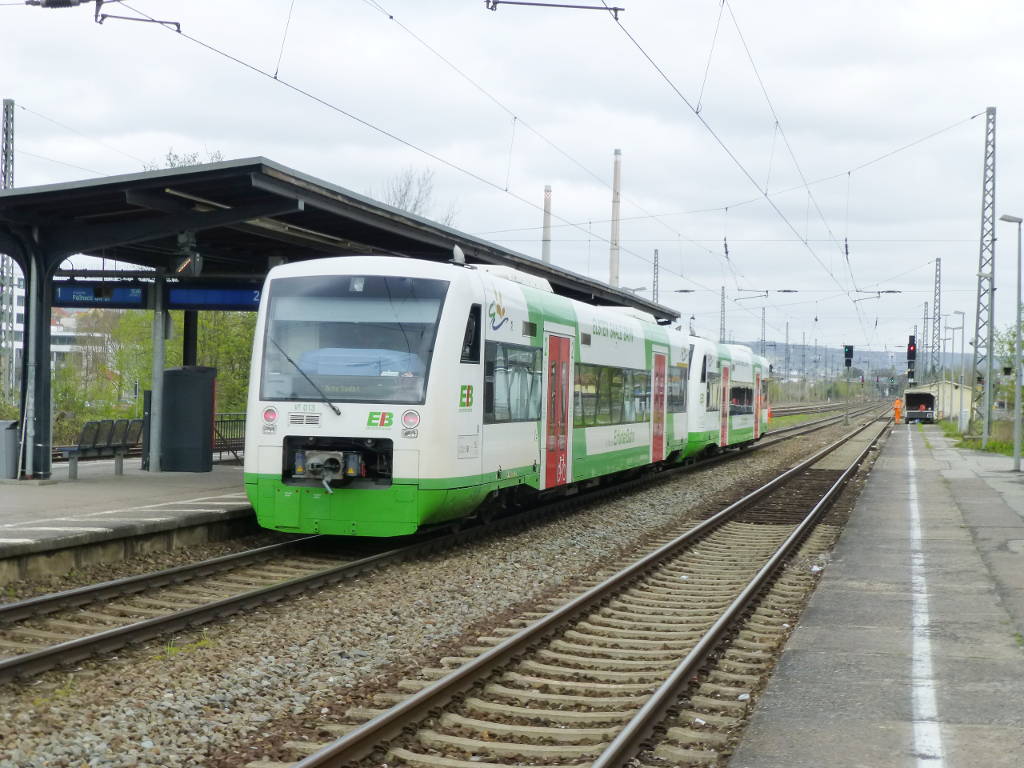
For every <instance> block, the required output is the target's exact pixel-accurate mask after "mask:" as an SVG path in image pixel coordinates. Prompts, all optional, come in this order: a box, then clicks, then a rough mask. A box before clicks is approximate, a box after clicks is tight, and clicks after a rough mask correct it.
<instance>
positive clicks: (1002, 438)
mask: <svg viewBox="0 0 1024 768" xmlns="http://www.w3.org/2000/svg"><path fill="white" fill-rule="evenodd" d="M939 426H940V427H941V428H942V434H944V435H945V436H946V437H951V438H953V439H954V440H956V445H955V446H954V447H955V448H967V449H968V450H972V451H985V452H986V453H999V454H1002V455H1003V456H1013V423H1012V422H1001V421H997V422H993V424H992V434H991V435H990V436H989V439H988V445H987V446H985V447H984V448H982V447H981V438H980V437H978V436H976V435H967V436H965V435H964V434H963V433H961V432H960V430H959V429H957V423H956V421H952V420H948V421H940V422H939Z"/></svg>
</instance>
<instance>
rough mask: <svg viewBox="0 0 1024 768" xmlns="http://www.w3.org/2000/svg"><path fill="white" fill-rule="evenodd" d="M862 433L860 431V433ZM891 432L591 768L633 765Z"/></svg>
mask: <svg viewBox="0 0 1024 768" xmlns="http://www.w3.org/2000/svg"><path fill="white" fill-rule="evenodd" d="M858 431H860V430H858ZM884 432H885V430H884V429H883V430H880V431H879V433H878V435H877V436H876V437H875V438H874V439H873V440H872V441H871V442H870V443H868V445H867V446H866V447H865V448H864V450H863V451H861V452H860V453H859V454H858V455H857V458H856V459H854V460H853V462H852V463H851V464H850V465H849V466H848V467H847V468H846V471H844V472H843V474H842V475H841V476H840V477H839V478H838V479H837V480H836V481H835V483H833V485H832V487H831V488H829V490H828V491H826V492H825V495H824V496H822V498H821V500H820V501H818V503H817V504H815V505H814V508H813V509H811V511H810V512H808V513H807V516H806V517H805V518H804V520H803V521H802V522H801V523H800V524H799V525H798V526H797V527H796V529H795V530H794V531H793V532H792V533H791V534H790V535H789V536H788V537H787V538H786V540H785V541H784V542H783V543H782V545H781V546H780V547H779V549H778V550H777V551H776V552H775V554H774V555H772V557H771V558H770V559H769V560H768V562H766V563H765V564H764V565H763V566H762V567H761V569H760V570H759V571H758V572H757V574H755V576H754V577H753V578H752V579H751V580H750V582H749V583H748V584H747V586H746V587H744V589H743V591H742V592H741V593H740V594H739V595H738V596H737V597H736V599H735V600H734V601H733V602H732V603H731V604H730V605H729V607H728V608H726V610H725V611H724V612H723V613H722V615H721V616H720V617H719V619H718V620H717V621H716V622H715V623H714V624H713V625H712V627H711V629H709V630H708V631H707V633H706V634H705V635H704V636H703V637H702V638H701V639H700V641H699V642H698V643H697V644H696V645H695V646H694V647H693V649H692V650H691V651H690V652H689V653H688V654H687V655H686V656H685V657H684V658H683V660H682V661H681V662H680V663H679V665H678V666H677V667H676V668H675V669H674V670H673V671H672V673H671V674H670V675H669V677H668V678H666V680H665V682H664V683H662V684H661V686H659V687H658V689H657V690H656V691H655V692H654V693H653V694H652V695H651V697H650V698H649V699H648V700H647V701H646V702H645V703H644V705H643V706H642V707H641V708H640V709H639V710H638V711H637V713H636V714H635V715H634V716H633V717H632V718H631V719H630V721H629V722H628V723H626V725H625V726H623V728H622V730H621V731H619V733H618V734H617V735H616V737H615V738H614V739H613V740H612V742H611V743H610V744H609V745H608V747H607V748H605V750H604V751H603V752H602V753H601V754H600V755H599V756H598V758H597V759H596V760H595V761H594V762H593V764H592V766H591V768H613V766H614V767H615V768H620V767H621V766H625V765H627V764H628V763H629V761H630V760H632V758H634V757H635V756H636V755H637V753H638V752H640V750H641V749H642V748H643V746H644V742H645V740H646V739H648V738H649V737H650V736H651V735H652V734H653V733H654V731H655V729H656V728H657V726H658V725H659V724H660V723H661V721H662V720H663V719H664V718H665V716H666V714H667V713H668V711H669V710H670V709H672V707H673V706H675V704H676V701H677V699H678V698H679V695H680V694H681V693H682V692H683V691H684V690H685V689H686V687H687V686H689V685H690V683H691V681H693V680H694V679H695V677H696V674H697V672H698V671H699V670H700V668H701V666H702V665H703V664H704V662H705V661H706V660H707V659H708V657H709V656H710V655H711V653H712V652H713V651H714V650H715V648H716V647H717V646H718V645H719V643H720V642H721V640H722V639H723V638H724V637H725V635H726V634H727V633H728V632H729V629H730V627H731V626H732V625H733V623H734V622H735V621H736V620H737V619H738V618H740V617H741V616H742V615H743V613H744V611H746V609H747V608H748V607H749V606H750V605H751V603H753V602H754V601H755V600H756V599H757V597H758V596H759V595H760V594H761V592H762V591H763V588H764V587H765V586H766V585H767V584H768V583H769V582H770V581H771V580H772V579H773V578H774V577H775V575H776V573H777V571H778V570H779V568H781V567H782V565H783V564H784V563H785V561H786V559H787V558H788V557H789V556H790V555H791V554H792V553H793V552H794V551H795V550H796V548H797V546H798V545H799V544H800V542H801V541H802V540H803V539H804V537H805V536H806V535H807V533H808V532H809V531H810V529H811V528H812V527H814V525H815V524H816V523H817V521H818V518H819V517H821V514H822V513H823V512H824V510H825V508H826V507H828V505H829V504H830V503H831V501H832V500H833V499H834V498H835V497H836V496H837V495H838V494H839V492H840V491H841V490H842V489H843V487H844V486H845V485H846V483H847V481H848V480H849V479H850V477H852V476H853V474H854V473H855V472H856V471H857V470H858V469H859V468H860V465H861V463H863V461H864V459H865V458H866V457H867V455H868V453H869V452H870V451H871V449H872V448H873V447H874V446H875V444H876V443H877V442H878V440H879V439H880V438H881V436H882V434H883V433H884Z"/></svg>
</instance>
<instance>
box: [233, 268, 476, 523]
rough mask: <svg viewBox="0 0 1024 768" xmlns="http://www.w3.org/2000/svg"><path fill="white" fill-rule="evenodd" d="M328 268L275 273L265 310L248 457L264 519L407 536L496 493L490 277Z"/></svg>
mask: <svg viewBox="0 0 1024 768" xmlns="http://www.w3.org/2000/svg"><path fill="white" fill-rule="evenodd" d="M399 265H400V266H401V268H399ZM315 270H316V271H315V272H314V271H313V267H310V266H309V262H307V263H305V264H291V265H286V266H283V267H278V268H275V269H274V270H273V271H272V272H271V274H270V277H269V278H268V285H267V290H266V291H265V292H264V297H263V302H262V304H261V308H260V314H259V319H258V325H257V333H256V336H255V339H254V345H255V352H254V355H253V365H252V369H251V379H250V381H251V384H250V388H249V409H248V425H247V429H246V453H245V483H246V491H247V493H248V495H249V498H250V500H251V501H252V503H253V506H254V508H255V509H256V513H257V519H258V520H259V523H260V525H262V526H263V527H265V528H271V529H275V530H281V531H289V532H297V533H325V534H336V535H359V536H396V535H402V534H408V533H413V532H415V531H416V530H418V529H419V528H420V527H421V526H422V525H425V524H431V523H438V522H443V521H445V520H448V519H451V518H454V517H461V516H464V515H465V514H467V511H468V510H471V509H473V508H475V507H476V506H477V505H478V504H479V502H480V500H481V499H482V498H483V497H484V496H485V495H486V490H485V489H484V488H483V487H482V486H481V485H480V461H481V457H480V438H481V435H480V427H479V424H480V414H481V412H482V406H481V405H480V403H479V400H480V398H479V397H478V394H477V393H478V392H479V391H480V389H481V387H482V383H483V374H482V367H483V364H482V360H481V352H482V349H481V346H482V345H481V343H480V342H481V338H482V333H481V324H482V306H481V303H482V302H481V297H480V292H479V287H478V283H476V284H475V283H474V281H473V280H472V279H471V278H470V274H471V273H470V272H469V271H468V270H463V269H459V268H456V267H452V266H448V265H439V264H428V263H425V262H415V261H411V260H399V259H387V258H380V257H345V258H342V259H324V260H320V261H318V262H316V266H315ZM399 273H401V276H396V275H398V274H399ZM467 344H468V348H467ZM335 409H337V410H338V411H340V414H339V413H336V412H335ZM453 413H454V416H453ZM428 446H430V448H428ZM436 446H445V448H446V449H444V450H438V449H437V448H436ZM448 446H450V450H448V449H447V447H448Z"/></svg>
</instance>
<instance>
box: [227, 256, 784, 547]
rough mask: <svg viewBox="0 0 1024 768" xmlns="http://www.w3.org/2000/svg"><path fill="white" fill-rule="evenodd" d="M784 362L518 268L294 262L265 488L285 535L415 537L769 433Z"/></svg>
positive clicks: (267, 333) (269, 419) (264, 433)
mask: <svg viewBox="0 0 1024 768" xmlns="http://www.w3.org/2000/svg"><path fill="white" fill-rule="evenodd" d="M768 375H769V366H768V361H767V360H765V359H764V358H763V357H760V356H758V355H755V354H753V353H752V352H751V350H749V349H747V348H746V347H742V346H738V345H730V344H718V343H715V342H712V341H708V340H707V339H702V338H699V337H695V336H690V335H687V334H686V333H683V332H681V331H677V330H673V329H671V328H668V327H664V326H659V325H657V324H656V323H655V322H654V319H653V318H652V317H651V316H650V315H646V314H645V313H643V312H640V311H638V310H633V309H629V308H623V307H614V308H610V307H597V306H591V305H589V304H585V303H582V302H579V301H574V300H571V299H568V298H565V297H562V296H557V295H555V294H554V293H553V292H552V290H551V286H550V285H549V284H548V282H547V281H546V280H543V279H541V278H537V277H534V276H532V275H528V274H525V273H522V272H518V271H515V270H513V269H511V268H507V267H493V266H476V267H467V266H462V265H457V264H442V263H437V262H427V261H419V260H415V259H404V258H393V257H376V256H355V257H341V258H331V259H320V260H315V261H306V262H301V263H295V264H287V265H283V266H279V267H275V268H274V269H273V270H271V272H270V274H269V275H268V277H267V282H266V286H265V289H264V291H263V295H262V301H261V304H260V310H259V319H258V323H257V331H256V335H255V339H254V351H253V359H252V369H251V380H250V386H249V407H248V419H247V421H248V423H247V425H246V432H245V434H246V438H245V487H246V490H247V492H248V495H249V499H250V501H251V502H252V505H253V507H254V508H255V510H256V514H257V517H258V519H259V522H260V525H262V526H263V527H265V528H270V529H273V530H278V531H288V532H296V533H323V534H336V535H346V536H400V535H404V534H411V533H414V532H416V531H418V530H420V529H422V528H425V527H429V526H434V525H439V524H444V523H450V522H452V521H456V520H459V519H461V518H466V517H471V516H481V517H483V518H484V519H486V518H487V517H488V516H489V515H491V514H492V513H493V512H495V511H496V510H500V509H503V508H507V507H509V506H513V505H521V504H524V503H529V502H530V501H531V500H533V499H536V498H547V497H551V496H554V495H557V494H569V493H574V492H576V491H577V490H578V489H579V488H580V487H589V486H592V485H595V484H599V483H603V482H612V481H614V480H616V479H619V478H621V477H623V476H625V475H628V474H633V473H636V472H639V471H645V470H649V469H654V468H658V467H660V466H664V465H668V464H675V463H679V462H683V461H687V460H690V459H692V458H693V457H696V456H698V455H701V454H707V453H711V452H715V451H718V450H721V449H723V448H725V447H727V446H743V445H749V444H750V443H752V442H753V441H755V440H757V439H759V438H760V437H761V435H762V433H763V432H764V430H765V429H766V428H767V424H768V403H767V378H768Z"/></svg>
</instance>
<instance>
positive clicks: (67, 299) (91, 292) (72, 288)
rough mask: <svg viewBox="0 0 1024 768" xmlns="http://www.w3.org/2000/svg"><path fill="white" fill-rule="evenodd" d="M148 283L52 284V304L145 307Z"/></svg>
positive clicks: (58, 305)
mask: <svg viewBox="0 0 1024 768" xmlns="http://www.w3.org/2000/svg"><path fill="white" fill-rule="evenodd" d="M148 288H149V286H148V285H144V284H141V283H112V282H86V283H78V282H59V283H54V284H53V306H55V307H80V308H86V309H88V308H95V307H101V308H104V309H145V308H146V306H147V304H148V302H147V299H148V295H147V294H148V290H147V289H148Z"/></svg>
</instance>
